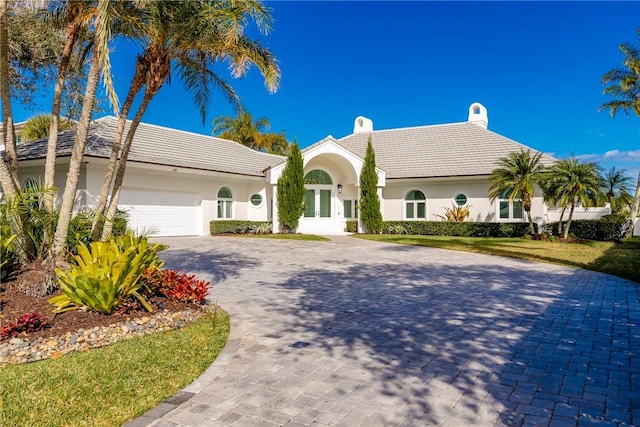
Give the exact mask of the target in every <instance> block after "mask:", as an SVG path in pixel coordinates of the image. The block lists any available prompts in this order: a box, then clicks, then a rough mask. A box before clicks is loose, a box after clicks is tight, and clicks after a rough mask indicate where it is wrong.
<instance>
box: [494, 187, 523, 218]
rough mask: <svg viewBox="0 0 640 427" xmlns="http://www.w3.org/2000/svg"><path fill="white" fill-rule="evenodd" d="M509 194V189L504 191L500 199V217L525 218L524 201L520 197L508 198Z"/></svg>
mask: <svg viewBox="0 0 640 427" xmlns="http://www.w3.org/2000/svg"><path fill="white" fill-rule="evenodd" d="M508 195H509V191H505V192H504V193H502V199H499V200H498V218H500V219H504V220H510V219H524V209H523V208H522V201H521V200H518V199H515V200H509V199H507V196H508Z"/></svg>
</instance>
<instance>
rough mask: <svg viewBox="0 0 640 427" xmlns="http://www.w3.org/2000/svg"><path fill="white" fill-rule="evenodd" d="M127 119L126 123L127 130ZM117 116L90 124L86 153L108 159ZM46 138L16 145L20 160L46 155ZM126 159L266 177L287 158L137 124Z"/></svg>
mask: <svg viewBox="0 0 640 427" xmlns="http://www.w3.org/2000/svg"><path fill="white" fill-rule="evenodd" d="M129 125H130V121H129V122H127V127H126V128H125V135H126V130H127V129H128V128H129ZM116 126H117V119H116V118H115V117H113V116H107V117H103V118H101V119H98V120H95V121H94V122H93V123H92V124H91V128H90V130H89V137H88V139H87V144H86V148H85V156H90V157H101V158H109V154H110V153H111V143H112V140H113V134H114V133H115V130H116ZM74 137H75V131H65V132H61V133H60V136H59V137H58V149H57V154H58V156H69V155H71V149H72V148H73V141H74ZM46 151H47V141H46V140H44V139H43V140H38V141H34V142H32V143H29V144H26V145H22V146H19V147H18V156H19V158H20V159H21V160H30V159H42V158H44V157H46ZM129 161H136V162H142V163H152V164H159V165H167V166H178V167H184V168H192V169H202V170H210V171H216V172H227V173H236V174H242V175H250V176H265V172H264V171H265V169H267V168H269V167H271V166H274V165H277V164H279V163H282V162H284V161H286V157H283V156H277V155H274V154H266V153H260V152H257V151H255V150H252V149H250V148H247V147H245V146H243V145H241V144H238V143H237V142H234V141H229V140H226V139H221V138H216V137H213V136H207V135H201V134H197V133H191V132H185V131H181V130H176V129H170V128H165V127H162V126H156V125H150V124H147V123H140V125H139V126H138V129H137V130H136V134H135V137H134V140H133V144H132V146H131V151H130V153H129Z"/></svg>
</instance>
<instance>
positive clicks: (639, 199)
mask: <svg viewBox="0 0 640 427" xmlns="http://www.w3.org/2000/svg"><path fill="white" fill-rule="evenodd" d="M639 205H640V172H638V182H637V183H636V195H635V197H634V198H633V203H632V204H631V230H630V231H629V234H630V235H633V229H634V228H635V225H636V220H637V219H638V208H639Z"/></svg>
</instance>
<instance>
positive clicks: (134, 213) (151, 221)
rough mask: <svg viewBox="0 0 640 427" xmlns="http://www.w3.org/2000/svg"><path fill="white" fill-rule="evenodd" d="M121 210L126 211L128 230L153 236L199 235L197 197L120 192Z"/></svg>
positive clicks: (172, 193)
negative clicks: (149, 233) (151, 233)
mask: <svg viewBox="0 0 640 427" xmlns="http://www.w3.org/2000/svg"><path fill="white" fill-rule="evenodd" d="M118 206H119V208H120V209H122V210H125V211H127V213H128V215H129V216H128V220H129V228H131V229H132V230H135V231H136V232H138V233H142V232H149V231H153V232H154V233H153V236H194V235H198V234H200V231H201V225H200V223H201V208H200V196H199V195H198V194H196V193H184V192H177V191H152V190H141V189H133V188H123V189H122V193H121V195H120V203H118Z"/></svg>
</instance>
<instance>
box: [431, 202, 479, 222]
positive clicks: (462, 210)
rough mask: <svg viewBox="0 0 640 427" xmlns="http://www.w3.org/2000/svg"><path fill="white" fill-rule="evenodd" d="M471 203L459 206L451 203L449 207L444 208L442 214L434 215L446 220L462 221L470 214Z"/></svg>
mask: <svg viewBox="0 0 640 427" xmlns="http://www.w3.org/2000/svg"><path fill="white" fill-rule="evenodd" d="M469 208H471V205H464V206H460V205H457V204H455V203H452V206H451V207H450V208H444V215H436V217H438V218H440V219H442V220H443V221H447V222H464V220H466V219H467V218H469V215H470V214H471V210H470V209H469Z"/></svg>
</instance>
